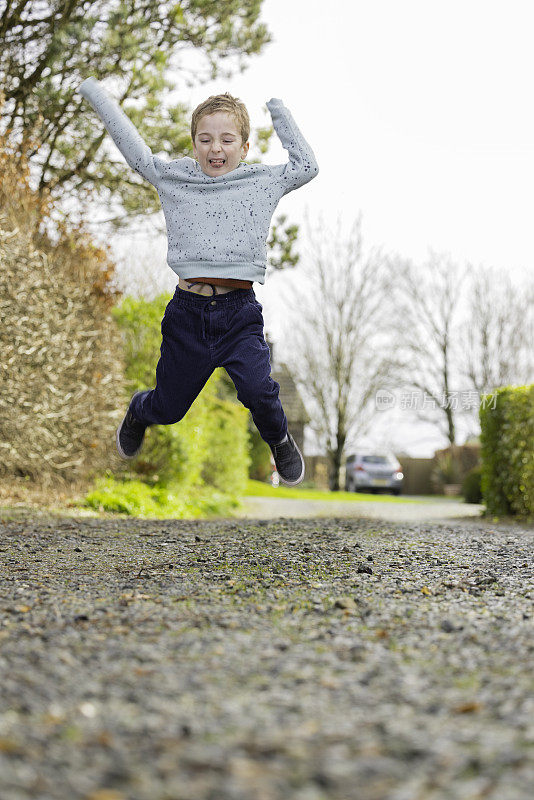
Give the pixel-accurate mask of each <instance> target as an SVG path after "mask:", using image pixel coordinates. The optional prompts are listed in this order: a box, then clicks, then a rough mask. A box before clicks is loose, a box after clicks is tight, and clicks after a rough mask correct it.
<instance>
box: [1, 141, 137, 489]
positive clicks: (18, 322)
mask: <svg viewBox="0 0 534 800" xmlns="http://www.w3.org/2000/svg"><path fill="white" fill-rule="evenodd" d="M31 144H32V143H30V142H29V143H27V145H28V147H29V146H30V145H31ZM53 210H54V209H53V205H52V203H51V202H50V201H49V199H48V198H47V197H46V196H42V197H41V196H39V195H38V193H37V192H35V191H33V190H32V189H31V187H30V182H29V166H28V162H27V159H26V157H25V156H24V155H23V156H22V158H21V159H19V158H16V157H15V156H14V154H13V152H12V148H11V146H10V142H9V138H8V135H7V134H6V135H3V136H0V309H1V316H2V326H1V328H0V349H1V352H2V363H1V367H0V376H1V384H2V392H0V476H2V478H4V479H9V478H29V479H30V480H31V481H33V482H35V483H36V484H39V485H43V486H46V485H48V486H52V485H54V486H55V487H56V486H57V485H58V483H59V484H63V485H69V484H71V483H73V482H79V481H82V482H83V480H85V479H86V478H89V477H91V476H92V475H94V474H95V473H97V472H99V471H101V470H103V469H104V468H106V467H107V466H108V464H109V460H110V455H111V451H112V449H113V447H114V430H115V427H116V424H117V422H118V420H119V415H120V411H119V399H120V398H121V397H122V392H123V373H122V352H121V342H120V337H119V334H118V331H117V329H116V325H115V323H114V321H113V319H112V318H111V315H110V307H111V305H112V303H113V301H114V293H113V292H112V290H111V289H110V282H111V279H112V277H113V264H112V262H111V260H110V258H109V257H108V253H107V252H106V251H105V250H103V249H101V248H99V247H96V246H95V245H94V243H93V242H92V240H91V238H90V236H89V234H88V233H87V232H86V231H85V230H84V229H83V227H81V226H77V227H72V226H68V225H67V224H66V223H58V222H55V223H52V222H51V215H52V212H53ZM52 225H55V231H54V240H52V238H51V236H52V233H51V232H47V226H48V228H51V227H52Z"/></svg>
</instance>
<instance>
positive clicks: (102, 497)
mask: <svg viewBox="0 0 534 800" xmlns="http://www.w3.org/2000/svg"><path fill="white" fill-rule="evenodd" d="M84 505H85V506H89V507H90V508H94V509H96V510H97V511H108V512H112V513H118V514H128V515H132V516H136V517H145V518H151V519H167V518H180V519H194V518H196V517H205V516H210V515H213V514H219V515H220V514H228V513H231V512H232V511H233V510H234V509H235V508H237V507H238V506H239V501H238V500H237V498H235V497H234V496H232V495H229V494H223V493H222V492H218V491H216V490H213V489H212V488H211V487H208V488H206V487H204V488H202V487H192V488H191V487H189V488H188V489H187V491H184V486H183V485H182V484H179V483H177V484H168V485H167V486H149V485H148V484H146V483H143V482H142V481H137V480H127V481H120V480H117V479H115V478H113V477H107V478H99V479H98V480H97V481H96V484H95V488H94V489H93V491H92V492H90V493H89V494H88V495H87V496H86V497H85V501H84Z"/></svg>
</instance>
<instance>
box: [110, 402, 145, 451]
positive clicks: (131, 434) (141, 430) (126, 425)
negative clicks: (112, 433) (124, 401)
mask: <svg viewBox="0 0 534 800" xmlns="http://www.w3.org/2000/svg"><path fill="white" fill-rule="evenodd" d="M149 391H150V390H149ZM139 394H146V392H135V393H134V394H133V395H132V399H131V400H130V404H129V406H128V410H127V412H126V414H125V415H124V419H123V420H122V422H121V424H120V425H119V427H118V428H117V437H116V438H117V450H118V451H119V455H120V457H121V458H134V457H135V456H136V455H137V454H138V452H139V451H140V449H141V446H142V444H143V439H144V438H145V431H146V429H147V426H146V425H143V423H142V422H139V420H138V419H136V418H135V417H134V415H133V414H132V412H131V411H130V406H131V405H132V400H133V399H134V397H137V395H139Z"/></svg>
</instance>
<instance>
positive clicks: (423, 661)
mask: <svg viewBox="0 0 534 800" xmlns="http://www.w3.org/2000/svg"><path fill="white" fill-rule="evenodd" d="M533 544H534V530H532V529H529V528H526V527H520V526H516V525H513V524H508V523H507V524H505V523H490V522H484V521H479V520H463V521H461V522H452V521H451V522H450V523H449V522H447V523H443V524H436V523H427V522H425V523H424V524H421V523H415V522H406V523H394V522H384V521H379V520H372V519H367V520H365V519H350V518H345V517H343V518H341V517H340V518H335V519H324V518H317V519H300V518H299V519H291V518H283V519H279V520H268V521H266V520H253V519H243V520H241V521H239V522H236V521H235V520H233V521H226V520H217V521H209V522H205V521H182V520H176V521H175V520H165V521H163V522H162V521H161V520H135V519H133V520H130V519H124V518H117V519H112V518H102V519H99V518H69V517H66V518H65V517H59V518H55V517H53V518H49V517H48V516H46V515H41V516H39V515H35V516H32V515H28V516H26V517H25V516H23V515H22V516H21V515H17V514H14V513H13V514H10V513H9V512H2V517H1V522H0V573H1V581H0V675H1V678H2V680H1V683H0V796H1V797H2V800H27V799H29V798H38V800H288V799H291V800H352V799H354V800H531V798H532V795H533V791H532V787H533V786H534V670H533V663H534V627H533V624H532V615H533V603H534V570H533ZM371 562H372V564H373V567H372V568H371V567H370V566H369V564H370V563H371Z"/></svg>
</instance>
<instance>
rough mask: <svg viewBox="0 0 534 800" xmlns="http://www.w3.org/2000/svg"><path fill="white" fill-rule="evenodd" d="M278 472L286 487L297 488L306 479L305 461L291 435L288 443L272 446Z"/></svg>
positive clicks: (288, 437) (288, 436) (288, 435)
mask: <svg viewBox="0 0 534 800" xmlns="http://www.w3.org/2000/svg"><path fill="white" fill-rule="evenodd" d="M271 451H272V454H273V458H274V463H275V466H276V471H277V472H278V476H279V478H280V480H281V481H282V483H285V485H286V486H296V485H297V484H298V483H300V482H301V481H302V480H303V478H304V459H303V458H302V453H301V452H300V450H299V449H298V447H297V445H296V444H295V440H294V439H293V437H292V436H291V434H290V433H288V434H287V442H282V443H281V444H274V445H271Z"/></svg>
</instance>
